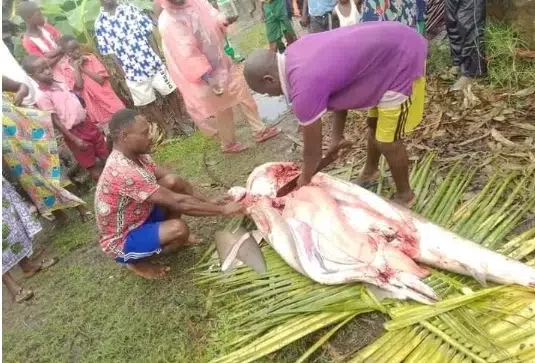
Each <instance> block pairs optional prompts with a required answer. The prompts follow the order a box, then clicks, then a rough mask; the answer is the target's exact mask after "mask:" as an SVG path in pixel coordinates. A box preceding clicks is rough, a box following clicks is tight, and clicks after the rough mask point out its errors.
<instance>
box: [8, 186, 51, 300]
mask: <svg viewBox="0 0 535 363" xmlns="http://www.w3.org/2000/svg"><path fill="white" fill-rule="evenodd" d="M40 231H41V225H40V224H39V222H38V221H37V220H35V219H34V218H33V217H32V215H31V213H30V210H29V209H28V206H27V205H26V203H24V201H23V200H22V198H21V197H20V195H18V193H17V192H16V191H15V188H13V187H12V186H11V184H10V183H9V182H8V181H7V180H6V179H5V178H4V177H2V282H3V283H4V285H5V286H6V288H7V290H8V291H9V293H10V294H11V296H12V297H13V299H14V300H15V302H17V303H21V302H23V301H27V300H29V299H31V298H32V297H33V292H32V291H31V290H27V289H24V288H23V286H22V285H21V284H20V283H19V282H18V281H17V280H15V279H14V278H13V276H12V275H11V273H10V270H11V269H12V268H13V267H15V266H16V265H19V266H20V267H21V269H22V272H23V273H24V276H25V277H30V276H33V275H34V274H36V273H37V272H38V271H40V270H45V269H47V268H49V267H51V266H52V265H54V264H55V263H56V260H54V259H46V260H42V261H40V262H34V261H32V260H30V259H29V257H30V256H31V255H32V253H33V238H34V237H35V235H37V233H39V232H40Z"/></svg>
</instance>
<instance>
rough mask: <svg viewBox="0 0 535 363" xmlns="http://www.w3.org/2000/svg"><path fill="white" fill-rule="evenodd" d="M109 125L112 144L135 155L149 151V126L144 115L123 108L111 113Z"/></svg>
mask: <svg viewBox="0 0 535 363" xmlns="http://www.w3.org/2000/svg"><path fill="white" fill-rule="evenodd" d="M109 127H110V136H111V138H112V140H113V144H114V145H115V146H117V147H119V149H120V150H121V151H123V152H128V153H132V154H135V155H142V154H147V153H149V151H150V146H151V139H150V135H149V131H150V127H149V123H148V121H147V119H146V118H145V116H142V115H140V114H138V113H137V112H136V111H134V110H131V109H129V108H125V109H123V110H121V111H119V112H117V113H115V114H114V115H113V117H112V118H111V121H110V126H109Z"/></svg>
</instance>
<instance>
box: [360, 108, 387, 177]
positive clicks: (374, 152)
mask: <svg viewBox="0 0 535 363" xmlns="http://www.w3.org/2000/svg"><path fill="white" fill-rule="evenodd" d="M367 123H368V146H367V154H366V165H365V166H364V170H362V172H361V174H360V176H359V178H358V180H357V184H361V183H366V182H369V181H374V180H375V179H377V178H378V177H379V158H380V157H381V151H380V150H379V146H378V145H377V141H376V140H375V130H376V129H377V118H376V117H368V120H367Z"/></svg>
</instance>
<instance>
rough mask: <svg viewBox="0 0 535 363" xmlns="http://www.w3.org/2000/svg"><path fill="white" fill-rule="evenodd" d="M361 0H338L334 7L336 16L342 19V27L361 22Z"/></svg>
mask: <svg viewBox="0 0 535 363" xmlns="http://www.w3.org/2000/svg"><path fill="white" fill-rule="evenodd" d="M359 7H360V1H359V0H338V4H336V6H335V7H334V14H333V15H334V16H336V17H337V18H338V20H339V21H340V27H345V26H350V25H355V24H357V23H359V22H360V12H359Z"/></svg>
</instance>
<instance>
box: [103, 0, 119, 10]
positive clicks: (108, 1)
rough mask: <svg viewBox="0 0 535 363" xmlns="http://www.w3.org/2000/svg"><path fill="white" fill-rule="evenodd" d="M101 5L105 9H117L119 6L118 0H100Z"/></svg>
mask: <svg viewBox="0 0 535 363" xmlns="http://www.w3.org/2000/svg"><path fill="white" fill-rule="evenodd" d="M100 5H101V6H102V7H103V8H104V9H115V8H116V7H117V0H100Z"/></svg>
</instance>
